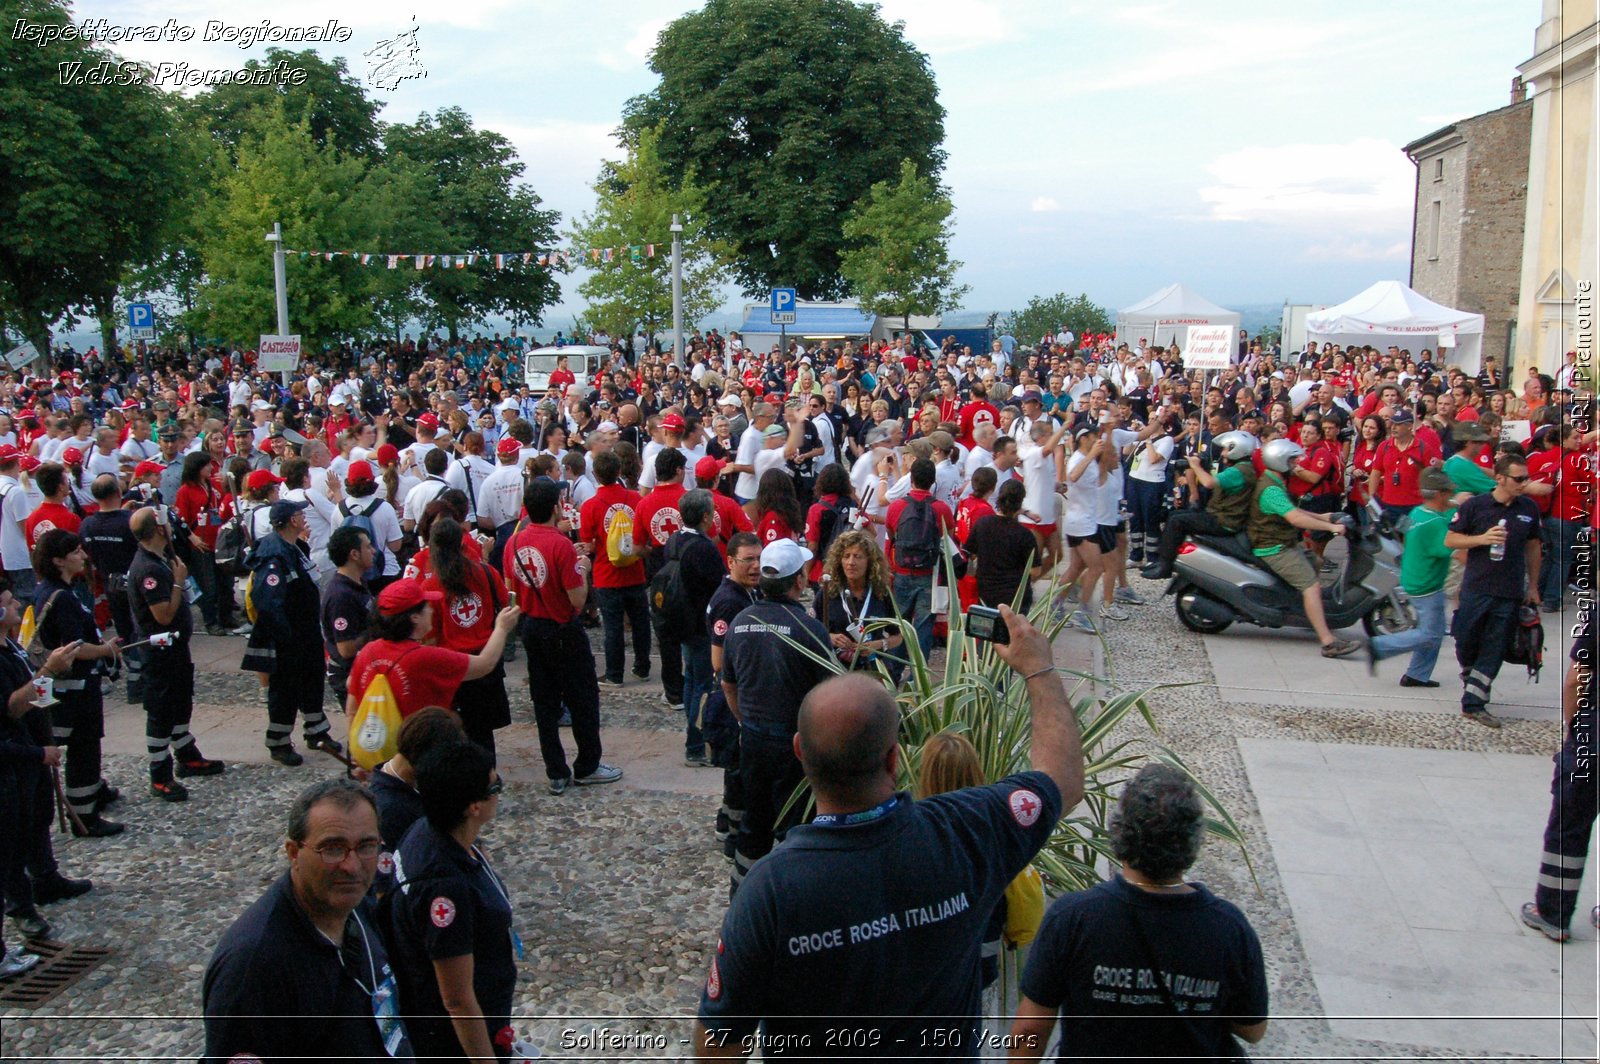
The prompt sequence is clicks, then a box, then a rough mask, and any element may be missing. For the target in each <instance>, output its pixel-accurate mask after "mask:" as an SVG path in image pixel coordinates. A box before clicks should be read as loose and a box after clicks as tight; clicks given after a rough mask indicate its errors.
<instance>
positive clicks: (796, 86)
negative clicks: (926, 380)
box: [623, 0, 944, 299]
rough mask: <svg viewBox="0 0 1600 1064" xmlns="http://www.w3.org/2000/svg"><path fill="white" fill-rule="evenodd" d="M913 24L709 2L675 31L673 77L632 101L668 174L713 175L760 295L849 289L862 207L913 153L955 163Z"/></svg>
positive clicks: (665, 75)
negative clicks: (656, 140) (855, 216)
mask: <svg viewBox="0 0 1600 1064" xmlns="http://www.w3.org/2000/svg"><path fill="white" fill-rule="evenodd" d="M903 30H904V27H903V25H902V24H901V23H894V24H893V25H890V24H886V23H885V22H884V21H883V19H882V18H881V17H879V15H878V11H877V8H876V7H874V6H871V5H865V4H857V3H853V2H851V0H709V2H708V3H707V4H706V6H705V7H704V8H702V9H701V10H699V11H695V12H691V13H689V14H687V15H683V16H682V17H680V18H678V19H676V20H675V21H674V22H672V23H671V24H670V25H669V26H667V28H666V29H665V30H663V31H662V33H661V36H660V38H659V39H658V41H657V43H656V47H655V50H654V51H653V52H652V53H651V55H650V68H651V69H652V70H654V71H655V72H656V73H657V74H659V75H660V76H661V82H660V84H659V85H657V86H656V88H655V89H653V90H652V91H650V92H649V93H646V94H645V95H643V96H639V97H635V98H634V99H632V100H630V101H629V102H628V105H627V107H626V109H625V112H624V119H623V122H624V130H625V131H626V132H627V133H628V134H629V135H632V136H637V134H638V133H639V132H640V131H641V130H645V129H659V130H660V134H661V139H660V145H659V151H660V155H661V159H662V162H663V164H664V165H665V167H666V170H667V172H668V173H669V174H674V175H679V174H686V173H694V174H697V175H699V177H700V180H701V182H702V184H703V186H704V191H705V194H706V207H707V229H708V232H709V233H710V235H711V236H712V237H714V238H716V239H719V240H722V241H725V242H726V243H727V244H728V245H729V246H731V247H732V248H734V249H735V250H736V252H737V257H736V259H735V260H734V267H733V268H734V271H735V275H736V277H737V280H738V281H739V283H740V284H741V285H742V286H743V287H744V288H745V290H746V291H747V292H751V293H754V292H758V291H761V290H764V289H767V288H770V287H772V286H773V285H793V286H794V287H796V288H798V289H799V291H800V294H801V296H802V297H803V298H807V299H825V298H834V297H838V296H840V295H842V294H844V292H845V290H846V284H845V281H844V277H843V275H842V274H841V273H840V259H841V256H842V255H843V253H844V252H845V250H846V247H847V241H846V238H845V236H844V231H843V223H844V218H845V216H846V215H847V214H848V213H849V211H850V208H851V207H852V206H854V205H855V203H856V202H857V201H858V200H860V199H861V198H862V197H863V196H865V195H867V193H868V190H869V189H871V187H872V186H873V184H874V183H876V182H878V181H886V180H890V181H892V180H894V178H895V176H896V175H897V174H898V172H899V167H900V161H901V160H902V159H910V160H911V161H912V162H913V163H914V164H915V166H916V169H917V172H918V173H919V174H922V175H923V176H925V177H930V178H934V177H937V176H938V174H939V172H940V171H941V170H942V169H943V167H944V152H943V151H942V150H941V149H940V147H939V145H940V144H941V143H942V142H943V140H944V108H943V107H941V106H940V105H939V102H938V90H937V87H936V86H935V84H934V80H933V73H932V71H931V70H930V68H929V66H928V58H927V56H925V55H924V54H923V53H921V52H919V51H918V50H917V49H916V48H915V47H914V46H912V44H911V43H910V42H909V41H907V40H906V39H905V36H904V32H903Z"/></svg>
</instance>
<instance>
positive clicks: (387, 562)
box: [339, 495, 404, 576]
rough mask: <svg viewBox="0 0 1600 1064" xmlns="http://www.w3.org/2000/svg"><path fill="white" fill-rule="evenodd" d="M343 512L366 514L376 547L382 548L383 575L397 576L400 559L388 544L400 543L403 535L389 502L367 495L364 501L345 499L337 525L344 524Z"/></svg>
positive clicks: (398, 520) (377, 496)
mask: <svg viewBox="0 0 1600 1064" xmlns="http://www.w3.org/2000/svg"><path fill="white" fill-rule="evenodd" d="M344 510H349V511H350V512H351V513H352V514H358V513H359V514H366V515H367V519H368V520H369V521H371V522H372V530H373V531H374V532H376V533H377V534H378V546H380V547H382V548H383V575H384V576H399V575H400V559H399V558H398V557H396V556H395V553H394V547H392V546H391V545H390V544H394V543H398V542H400V538H401V537H402V536H403V535H404V533H403V532H401V530H400V518H399V517H397V516H395V512H394V507H393V506H390V505H389V501H388V500H387V499H385V498H383V497H381V496H379V495H369V496H367V497H366V498H365V499H345V500H344V502H343V503H342V504H341V509H340V511H339V523H340V524H344V518H345V515H344V512H343V511H344Z"/></svg>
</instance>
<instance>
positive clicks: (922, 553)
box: [894, 495, 939, 569]
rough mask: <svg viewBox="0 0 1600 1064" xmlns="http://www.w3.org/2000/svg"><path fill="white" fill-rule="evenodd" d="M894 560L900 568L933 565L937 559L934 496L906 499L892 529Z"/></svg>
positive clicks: (937, 541)
mask: <svg viewBox="0 0 1600 1064" xmlns="http://www.w3.org/2000/svg"><path fill="white" fill-rule="evenodd" d="M894 560H895V564H897V565H899V566H900V568H902V569H932V568H933V567H934V565H936V564H937V563H938V561H939V518H938V515H936V514H935V513H934V512H933V497H932V496H931V495H930V496H929V497H928V498H926V499H907V500H906V506H905V509H903V510H901V511H900V520H899V522H898V523H896V525H895V529H894Z"/></svg>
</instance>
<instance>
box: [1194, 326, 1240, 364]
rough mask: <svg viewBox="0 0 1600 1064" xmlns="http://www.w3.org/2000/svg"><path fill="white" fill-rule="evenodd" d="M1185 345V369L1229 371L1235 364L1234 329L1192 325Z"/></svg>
mask: <svg viewBox="0 0 1600 1064" xmlns="http://www.w3.org/2000/svg"><path fill="white" fill-rule="evenodd" d="M1188 331H1189V335H1188V337H1187V339H1186V340H1185V341H1184V344H1183V368H1184V369H1227V368H1228V366H1229V365H1230V364H1231V363H1232V362H1233V344H1234V340H1233V327H1232V326H1230V325H1191V326H1189V330H1188Z"/></svg>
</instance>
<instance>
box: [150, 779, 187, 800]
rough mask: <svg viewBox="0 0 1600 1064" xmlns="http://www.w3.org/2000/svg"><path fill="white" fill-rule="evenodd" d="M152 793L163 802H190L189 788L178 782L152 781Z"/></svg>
mask: <svg viewBox="0 0 1600 1064" xmlns="http://www.w3.org/2000/svg"><path fill="white" fill-rule="evenodd" d="M150 793H151V794H153V795H155V796H156V797H157V798H160V799H161V800H162V801H163V802H187V801H188V800H189V788H187V787H185V786H184V785H183V784H181V783H179V782H178V781H177V780H162V781H160V782H157V781H154V780H152V781H151V783H150Z"/></svg>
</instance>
